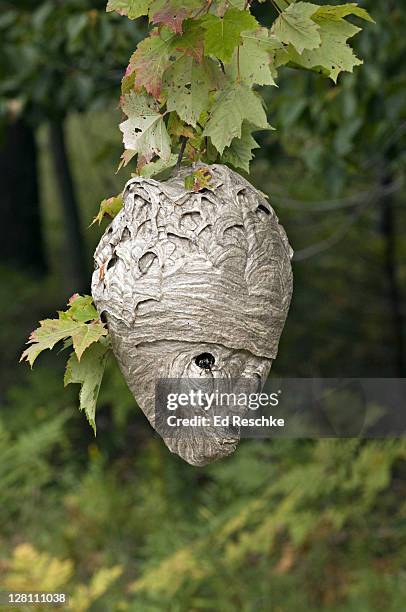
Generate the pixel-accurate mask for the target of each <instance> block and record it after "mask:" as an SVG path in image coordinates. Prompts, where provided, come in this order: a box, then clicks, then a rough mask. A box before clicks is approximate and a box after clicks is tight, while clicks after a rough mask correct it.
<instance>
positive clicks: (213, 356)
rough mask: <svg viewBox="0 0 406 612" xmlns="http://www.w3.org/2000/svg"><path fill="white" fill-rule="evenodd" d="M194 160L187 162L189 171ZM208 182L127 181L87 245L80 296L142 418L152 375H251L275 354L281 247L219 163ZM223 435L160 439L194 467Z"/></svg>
mask: <svg viewBox="0 0 406 612" xmlns="http://www.w3.org/2000/svg"><path fill="white" fill-rule="evenodd" d="M199 165H201V164H198V165H197V166H195V168H196V167H199ZM205 167H206V168H208V169H209V172H210V173H211V177H212V178H211V180H210V183H209V186H208V187H205V188H203V189H202V190H200V191H199V192H197V193H195V192H193V191H188V190H186V189H185V187H184V179H185V176H186V175H188V174H189V175H190V174H191V172H192V170H191V169H190V168H185V169H182V170H181V171H179V173H178V174H177V175H176V176H174V177H173V178H171V179H170V180H168V181H166V182H163V183H161V182H158V181H156V180H153V179H144V178H141V177H136V178H134V179H132V180H130V181H129V182H128V183H127V185H126V187H125V191H124V207H123V209H122V210H121V211H120V213H119V214H118V215H117V216H116V217H115V219H114V220H113V221H112V223H111V224H110V225H109V227H108V228H107V230H106V231H105V233H104V235H103V237H102V238H101V240H100V243H99V245H98V247H97V249H96V252H95V262H96V269H95V272H94V274H93V279H92V293H93V298H94V301H95V304H96V306H97V308H98V310H99V312H100V314H101V315H104V316H105V317H106V320H107V324H108V328H109V333H110V336H111V341H112V345H113V350H114V353H115V356H116V358H117V360H118V363H119V365H120V368H121V371H122V373H123V375H124V378H125V380H126V381H127V384H128V386H129V387H130V389H131V391H132V393H133V394H134V396H135V397H136V398H137V401H138V403H139V405H140V406H141V408H142V409H143V411H144V413H145V414H146V416H147V418H148V419H149V421H150V423H151V424H152V426H154V422H155V416H154V413H155V382H156V380H157V379H159V378H179V377H188V378H199V377H201V376H202V377H227V378H228V377H230V378H239V377H257V378H260V379H261V381H262V383H264V382H265V380H266V378H267V376H268V373H269V370H270V368H271V365H272V360H273V359H274V358H275V357H276V353H277V349H278V343H279V338H280V335H281V333H282V329H283V326H284V323H285V319H286V316H287V312H288V308H289V303H290V298H291V294H292V271H291V264H290V259H291V255H292V250H291V248H290V246H289V243H288V240H287V237H286V234H285V232H284V230H283V228H282V227H281V226H280V225H279V224H278V219H277V217H276V215H275V213H274V211H273V209H272V208H271V206H270V205H269V203H268V202H267V200H266V199H265V197H264V196H263V195H262V194H261V193H260V192H258V191H257V190H256V189H255V188H254V187H253V186H252V185H251V184H250V183H248V182H247V181H246V180H245V179H244V178H243V177H241V176H240V175H239V174H237V173H236V172H233V171H232V170H230V169H229V168H227V167H226V166H222V165H212V166H205ZM238 440H239V435H238V433H237V434H236V433H235V432H227V431H226V432H224V431H223V432H222V433H221V434H220V433H219V432H216V431H213V430H207V433H206V434H205V436H204V437H202V436H200V437H196V436H194V435H193V433H192V434H191V435H190V436H189V437H185V436H180V437H179V438H178V439H174V438H173V437H172V438H165V443H166V444H167V446H168V447H169V448H170V450H171V451H172V452H175V453H177V454H179V455H180V456H181V457H183V458H184V459H185V460H186V461H188V462H189V463H191V464H192V465H204V464H206V463H209V462H210V461H213V460H215V459H218V458H220V457H222V456H225V455H228V454H230V453H232V452H233V451H234V450H235V447H236V445H237V443H238Z"/></svg>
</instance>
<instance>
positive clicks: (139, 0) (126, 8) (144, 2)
mask: <svg viewBox="0 0 406 612" xmlns="http://www.w3.org/2000/svg"><path fill="white" fill-rule="evenodd" d="M150 3H151V0H109V1H108V3H107V8H106V11H107V12H110V11H115V12H116V13H119V14H120V15H127V17H129V18H130V19H137V17H141V16H142V15H147V13H148V8H149V5H150Z"/></svg>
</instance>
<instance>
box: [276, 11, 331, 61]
mask: <svg viewBox="0 0 406 612" xmlns="http://www.w3.org/2000/svg"><path fill="white" fill-rule="evenodd" d="M318 8H319V7H318V6H316V5H315V4H310V3H308V2H296V3H295V4H290V5H289V6H288V8H287V9H286V10H285V11H283V12H282V13H281V14H280V15H279V17H278V18H277V19H276V20H275V22H274V24H273V26H272V29H271V32H272V34H273V35H274V36H275V38H276V39H277V40H279V42H281V43H284V44H290V45H292V47H294V48H295V49H296V51H297V52H298V53H299V54H300V53H302V52H303V49H316V48H317V47H319V46H320V43H321V38H320V33H319V26H318V25H317V23H315V22H314V21H313V19H312V16H313V15H314V13H315V12H316V11H317V9H318Z"/></svg>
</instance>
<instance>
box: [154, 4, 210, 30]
mask: <svg viewBox="0 0 406 612" xmlns="http://www.w3.org/2000/svg"><path fill="white" fill-rule="evenodd" d="M202 4H204V2H202V0H155V1H154V2H153V3H152V5H151V7H150V10H149V15H150V21H152V23H160V24H164V25H166V26H167V27H168V28H169V29H170V30H172V31H173V32H175V33H176V34H181V33H182V24H183V22H184V21H185V19H187V18H188V17H189V16H190V15H191V14H192V12H193V11H194V10H196V9H197V8H199V7H200V6H202Z"/></svg>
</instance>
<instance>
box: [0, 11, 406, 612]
mask: <svg viewBox="0 0 406 612" xmlns="http://www.w3.org/2000/svg"><path fill="white" fill-rule="evenodd" d="M361 4H362V5H363V6H365V8H367V9H368V10H369V11H370V13H371V14H372V16H373V17H374V18H375V20H376V22H377V24H376V25H375V26H373V25H368V26H367V27H366V28H365V31H364V32H363V33H362V34H361V35H360V36H359V40H357V41H356V45H357V46H358V50H359V53H360V55H361V56H362V57H364V59H365V65H364V66H361V67H360V68H359V69H357V70H356V72H355V73H354V75H350V74H348V75H344V76H343V77H341V78H340V80H339V83H338V85H337V86H336V87H334V86H333V85H332V84H331V82H328V81H327V80H325V79H322V78H321V77H319V76H317V75H308V74H305V73H301V72H299V71H293V70H290V69H286V70H285V72H284V76H283V78H282V79H281V81H280V84H279V85H280V86H279V89H275V88H270V89H269V90H268V91H267V93H266V95H267V100H268V108H269V115H270V120H271V122H272V124H273V125H274V126H275V127H276V128H277V131H276V132H272V133H270V134H265V135H264V134H261V135H260V143H261V145H262V148H261V150H260V151H258V152H257V155H256V160H255V162H254V164H253V167H252V174H251V180H252V181H253V182H254V183H255V184H256V185H257V186H258V187H259V188H260V189H261V190H262V191H264V192H266V193H267V194H269V197H270V201H271V203H272V205H273V206H274V208H275V210H276V211H277V213H278V215H279V218H280V220H281V222H282V223H283V225H284V226H285V228H286V230H287V232H288V235H289V238H290V241H291V244H292V246H293V247H294V249H295V251H296V255H295V261H294V275H295V292H294V298H293V303H292V308H291V311H290V314H289V318H288V321H287V325H286V329H285V331H284V334H283V337H282V341H281V345H280V354H279V357H278V359H277V361H276V363H275V364H274V369H273V372H272V375H275V376H291V377H301V376H303V377H307V376H330V377H334V376H338V377H341V376H342V377H346V376H348V377H352V376H354V377H357V376H368V377H398V376H405V374H406V372H405V368H406V348H405V332H406V326H405V317H406V304H405V295H404V294H405V284H406V241H405V236H406V214H405V195H404V171H405V147H404V143H405V132H406V105H405V83H406V72H405V67H404V58H405V52H406V38H405V35H404V32H405V28H406V9H405V7H404V6H403V3H402V2H401V0H387V1H386V2H384V3H383V2H379V3H376V2H372V1H370V0H368V1H365V2H362V3H361ZM0 9H1V11H0V49H1V53H0V129H1V131H0V137H1V140H0V168H1V176H2V179H1V180H2V190H1V212H2V232H1V241H0V265H1V268H0V270H1V271H0V273H1V281H2V282H1V284H0V308H1V312H2V320H1V321H2V324H1V326H0V344H1V351H0V368H1V369H0V401H1V412H0V586H1V587H2V588H8V589H14V590H18V589H20V590H28V589H35V590H40V589H44V590H53V591H58V590H65V591H67V592H68V593H69V594H70V596H71V604H70V607H71V609H73V610H75V611H76V612H77V611H81V610H91V611H110V610H129V611H133V610H134V611H137V612H138V611H141V612H144V611H145V612H150V611H151V612H152V611H154V612H155V611H160V610H163V611H166V610H170V611H174V612H178V611H179V612H183V611H185V612H189V611H203V610H216V611H217V610H221V611H222V612H227V611H228V610H230V611H231V610H232V611H234V610H242V611H244V612H251V611H257V610H261V611H262V610H264V611H265V610H266V611H268V610H270V611H274V612H291V611H293V612H301V611H302V610H312V611H313V610H314V611H318V610H332V611H337V612H338V611H340V612H341V611H349V612H352V611H354V612H370V611H375V610H381V609H385V610H388V611H393V612H398V611H401V610H404V609H405V608H406V586H405V585H406V581H405V567H406V513H405V510H406V499H405V493H406V483H405V474H406V444H405V441H402V440H390V441H368V442H365V441H364V442H363V441H359V440H320V441H308V440H302V441H286V440H285V441H284V440H279V441H272V440H266V441H243V442H242V443H241V445H240V447H239V449H238V450H237V452H236V453H235V455H234V456H232V457H230V458H227V459H225V460H222V461H221V462H220V463H218V464H214V465H211V466H208V467H206V468H193V467H191V466H189V465H186V464H184V463H183V462H182V461H181V460H180V459H178V458H177V457H175V456H172V455H171V454H170V453H169V451H167V449H166V448H165V447H164V445H163V443H162V442H161V441H160V439H159V438H158V437H157V436H156V435H154V433H153V432H152V430H151V428H150V426H149V425H148V424H147V422H146V419H145V418H144V417H143V415H142V413H141V412H140V411H139V409H138V408H137V407H136V405H135V402H134V400H133V398H132V397H131V395H130V394H129V392H128V390H127V389H126V387H125V385H124V383H123V380H122V378H121V375H120V373H119V372H118V370H117V367H116V366H115V364H114V363H113V361H111V362H110V363H109V365H108V369H107V374H106V377H105V380H104V382H103V387H102V392H101V397H100V401H99V408H98V414H97V429H98V435H97V438H96V439H95V438H94V437H93V433H92V431H91V429H90V427H89V426H88V424H87V422H86V420H85V418H84V416H83V415H82V414H80V413H79V412H78V410H77V397H76V389H74V388H67V389H65V390H64V389H63V383H62V379H63V365H64V355H63V354H57V353H55V354H49V355H45V356H44V357H42V358H41V360H40V362H39V363H38V365H36V367H35V369H34V371H33V372H29V371H28V370H27V368H26V367H25V365H24V366H18V364H17V362H18V358H19V355H20V353H21V351H22V349H23V345H24V341H25V339H26V337H27V335H28V333H29V332H30V331H31V330H32V329H33V328H34V327H35V326H36V322H37V320H38V319H39V318H44V317H46V316H49V315H51V314H52V313H53V312H54V311H55V310H56V309H58V308H61V307H62V306H63V305H64V303H65V302H66V301H67V299H68V297H69V296H70V294H71V293H73V291H77V290H88V285H89V279H90V268H91V265H90V262H91V254H92V251H93V249H94V246H95V244H96V243H97V241H98V239H99V236H100V230H99V229H96V228H94V227H92V228H91V229H88V226H89V224H90V222H91V220H92V218H93V217H94V215H95V214H96V212H97V208H98V203H99V201H100V200H101V199H102V198H104V197H106V196H110V195H113V194H115V193H117V192H119V191H120V190H121V188H122V186H123V185H124V183H125V181H126V180H127V178H128V176H129V174H128V173H127V174H126V172H125V171H121V172H120V174H118V175H115V174H114V172H115V169H116V167H117V163H118V159H119V155H120V152H121V143H120V133H119V130H118V128H117V123H118V122H119V120H120V114H119V112H118V111H117V108H116V107H117V97H118V95H119V82H120V78H121V75H122V73H123V70H124V69H125V66H126V64H127V61H128V58H129V56H130V53H131V52H132V50H133V49H134V47H135V45H136V43H137V41H138V40H139V39H140V38H141V37H142V36H143V35H144V33H145V31H146V24H145V23H144V22H143V21H142V20H140V22H139V23H138V22H137V23H134V22H130V21H129V20H127V19H125V18H120V17H119V16H117V15H114V14H109V15H106V14H105V13H104V1H103V0H102V1H96V0H68V1H66V2H51V1H45V2H44V1H41V2H34V1H29V0H26V1H24V0H23V1H20V2H18V3H17V2H5V1H0ZM254 12H256V13H257V14H258V16H259V18H260V19H262V20H263V21H264V22H266V20H271V19H272V18H273V17H274V13H273V9H272V6H271V4H270V3H264V4H260V5H258V6H257V7H256V8H255V9H254Z"/></svg>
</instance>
